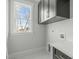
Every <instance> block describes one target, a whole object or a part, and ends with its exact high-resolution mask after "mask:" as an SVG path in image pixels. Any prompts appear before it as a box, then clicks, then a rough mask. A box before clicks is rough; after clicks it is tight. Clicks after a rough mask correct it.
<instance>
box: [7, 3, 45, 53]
mask: <svg viewBox="0 0 79 59" xmlns="http://www.w3.org/2000/svg"><path fill="white" fill-rule="evenodd" d="M11 4H12V3H11ZM12 6H13V5H12ZM12 6H11V8H12ZM12 12H13V10H12V11H11V14H12ZM12 20H14V19H12V15H11V16H10V36H9V40H8V52H9V54H12V53H16V52H21V51H25V50H29V49H33V48H40V47H45V45H46V42H45V41H46V40H45V39H46V37H45V36H46V35H45V25H39V24H38V5H37V3H35V4H34V5H33V19H32V20H33V23H32V25H33V26H32V27H33V29H32V32H30V33H14V32H12V31H11V29H13V25H14V24H13V23H12Z"/></svg>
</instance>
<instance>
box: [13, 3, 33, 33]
mask: <svg viewBox="0 0 79 59" xmlns="http://www.w3.org/2000/svg"><path fill="white" fill-rule="evenodd" d="M14 9H15V11H14V12H15V20H16V31H17V32H31V31H32V26H31V25H32V19H31V18H32V8H31V6H30V5H28V4H25V3H21V2H15V8H14Z"/></svg>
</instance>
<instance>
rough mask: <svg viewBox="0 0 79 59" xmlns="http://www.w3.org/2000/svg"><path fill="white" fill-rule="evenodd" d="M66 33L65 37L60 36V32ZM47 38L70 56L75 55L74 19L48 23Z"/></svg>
mask: <svg viewBox="0 0 79 59" xmlns="http://www.w3.org/2000/svg"><path fill="white" fill-rule="evenodd" d="M63 33H64V34H65V39H64V40H62V39H61V38H60V34H63ZM46 37H47V40H48V42H50V43H51V44H52V45H53V46H55V47H57V48H58V49H60V50H63V51H64V53H66V54H68V55H69V56H71V57H72V56H73V21H72V19H71V20H70V19H68V20H64V21H59V22H56V23H51V24H48V25H47V36H46Z"/></svg>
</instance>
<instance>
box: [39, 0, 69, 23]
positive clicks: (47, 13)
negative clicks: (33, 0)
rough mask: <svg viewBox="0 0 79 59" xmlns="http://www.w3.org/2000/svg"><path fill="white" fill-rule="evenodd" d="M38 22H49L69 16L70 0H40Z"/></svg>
mask: <svg viewBox="0 0 79 59" xmlns="http://www.w3.org/2000/svg"><path fill="white" fill-rule="evenodd" d="M38 11H39V13H38V18H39V23H40V24H49V23H54V22H58V21H61V20H66V19H68V18H70V0H40V3H39V5H38Z"/></svg>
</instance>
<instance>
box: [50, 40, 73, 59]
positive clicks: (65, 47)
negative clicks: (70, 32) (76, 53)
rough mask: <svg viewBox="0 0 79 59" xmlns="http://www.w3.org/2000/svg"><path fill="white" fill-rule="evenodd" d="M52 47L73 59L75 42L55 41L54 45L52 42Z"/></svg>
mask: <svg viewBox="0 0 79 59" xmlns="http://www.w3.org/2000/svg"><path fill="white" fill-rule="evenodd" d="M50 45H51V46H53V47H55V48H57V49H59V50H60V51H62V52H63V53H65V54H66V55H68V56H70V57H71V58H73V42H69V41H63V40H59V41H54V43H51V42H50Z"/></svg>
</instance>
